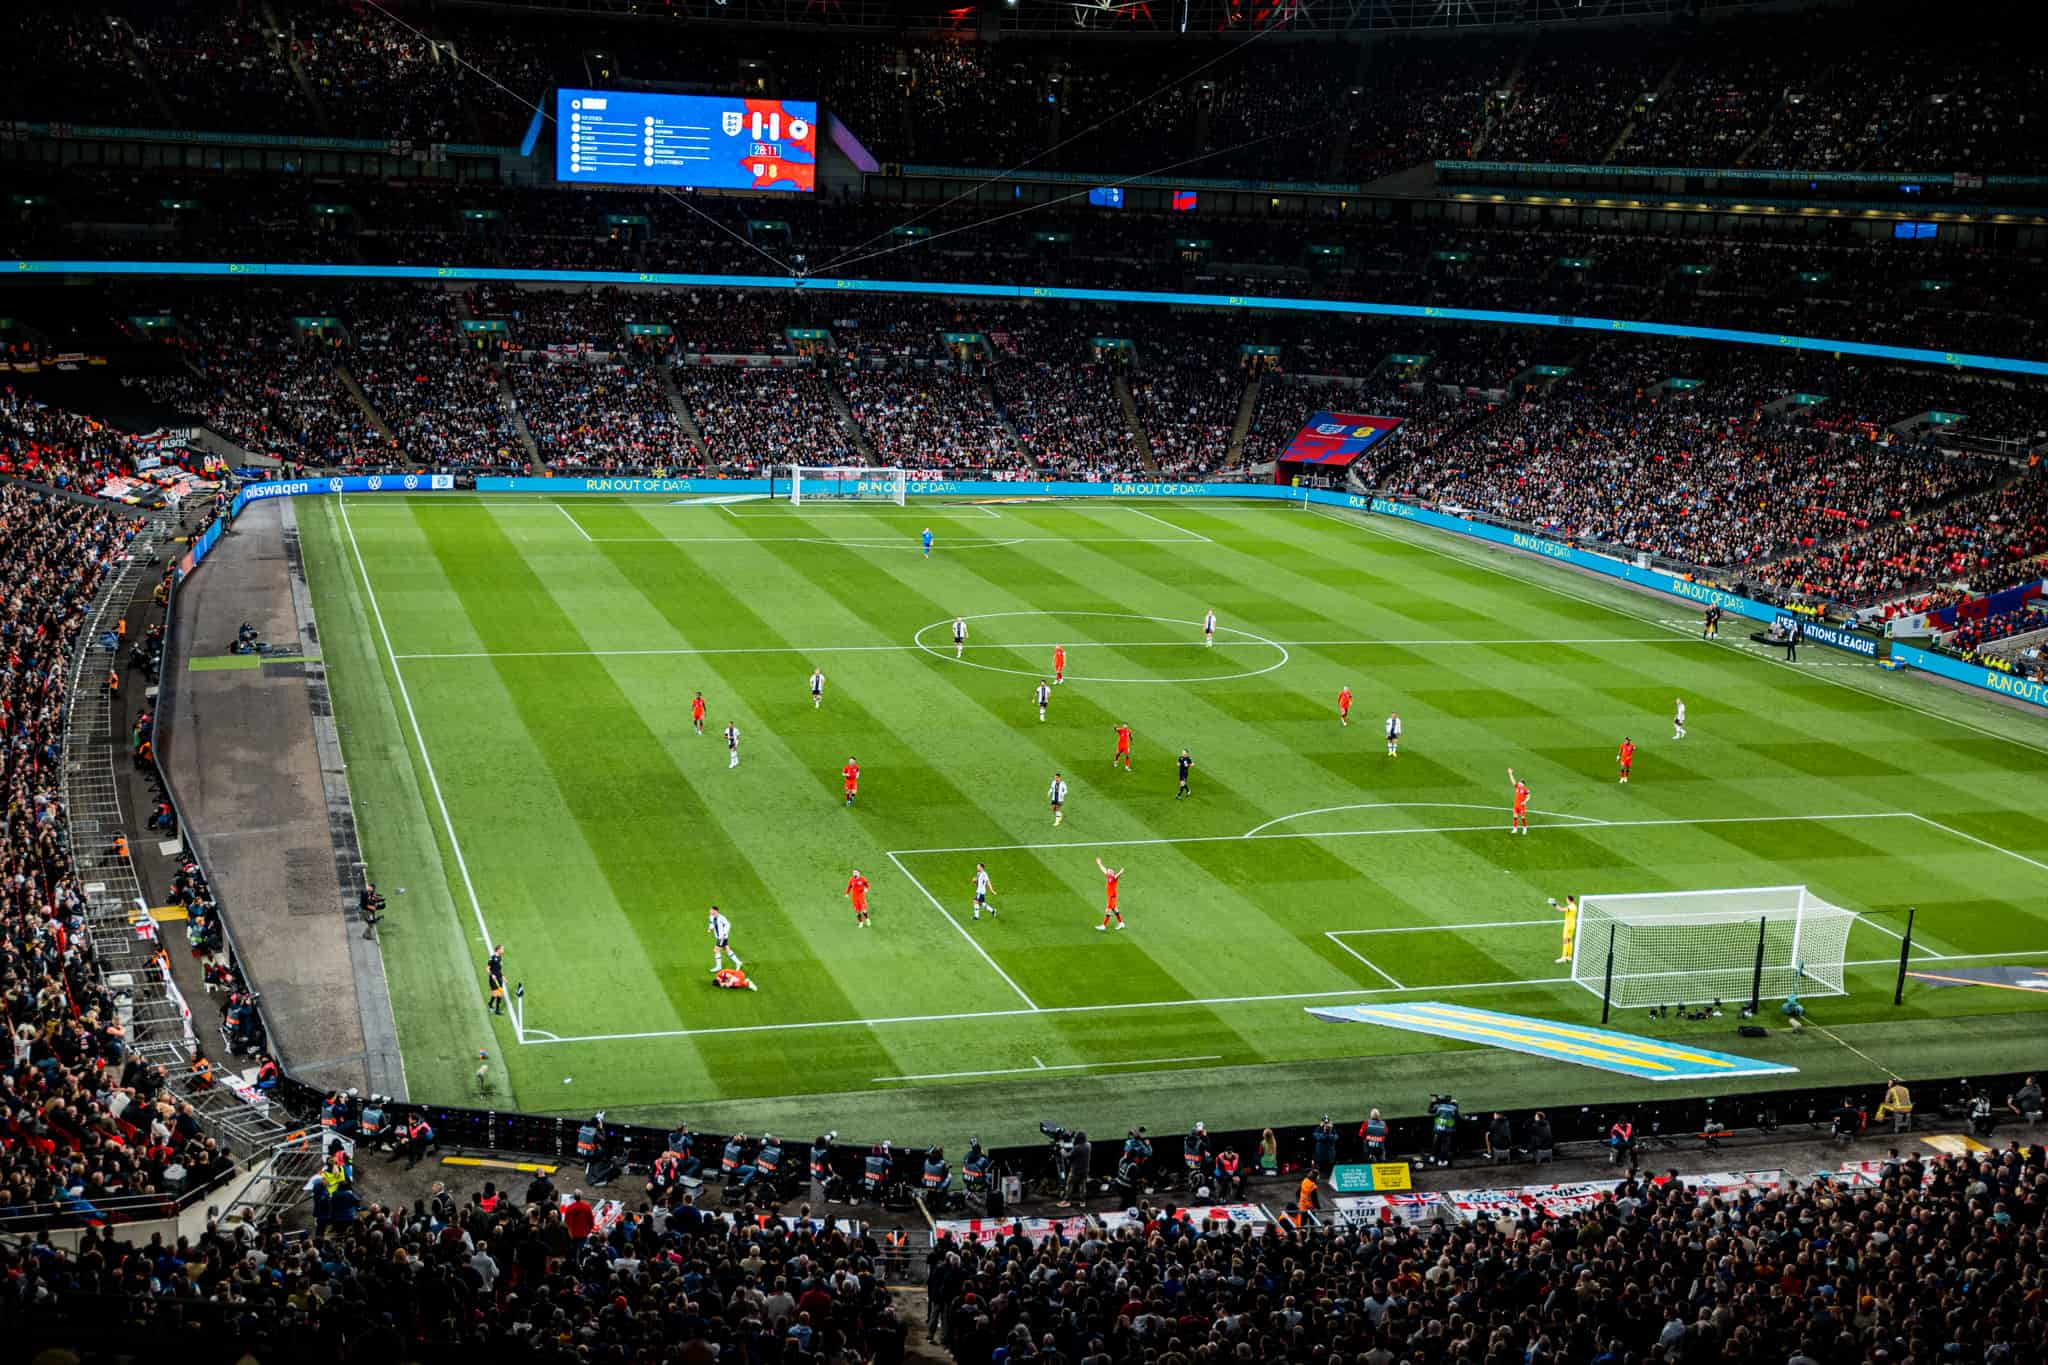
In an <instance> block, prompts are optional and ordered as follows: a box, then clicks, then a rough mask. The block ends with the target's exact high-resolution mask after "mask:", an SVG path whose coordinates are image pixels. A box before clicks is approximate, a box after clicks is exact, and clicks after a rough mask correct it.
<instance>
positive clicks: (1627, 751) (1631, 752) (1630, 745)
mask: <svg viewBox="0 0 2048 1365" xmlns="http://www.w3.org/2000/svg"><path fill="white" fill-rule="evenodd" d="M1614 761H1615V762H1617V763H1619V764H1620V765H1621V780H1622V781H1624V782H1626V781H1628V770H1629V769H1630V768H1633V767H1634V766H1635V765H1636V742H1635V741H1634V740H1632V739H1630V738H1629V737H1628V736H1627V735H1623V736H1622V737H1621V750H1620V752H1619V753H1617V754H1615V756H1614Z"/></svg>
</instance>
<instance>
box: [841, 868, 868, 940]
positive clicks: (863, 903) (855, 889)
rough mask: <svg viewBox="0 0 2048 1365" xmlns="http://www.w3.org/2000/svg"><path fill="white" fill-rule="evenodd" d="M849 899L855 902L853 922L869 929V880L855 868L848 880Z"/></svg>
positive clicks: (847, 893)
mask: <svg viewBox="0 0 2048 1365" xmlns="http://www.w3.org/2000/svg"><path fill="white" fill-rule="evenodd" d="M846 895H847V899H849V900H851V901H852V902H853V922H854V923H855V924H856V925H858V926H859V927H860V928H862V929H865V928H867V927H868V879H867V878H866V877H863V876H861V875H860V869H859V868H857V867H856V868H855V869H854V870H853V875H852V876H851V877H848V878H847V879H846Z"/></svg>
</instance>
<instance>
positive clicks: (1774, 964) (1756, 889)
mask: <svg viewBox="0 0 2048 1365" xmlns="http://www.w3.org/2000/svg"><path fill="white" fill-rule="evenodd" d="M1855 921H1856V915H1855V913H1854V912H1853V911H1850V910H1844V909H1843V908H1842V907H1841V906H1839V905H1831V904H1829V903H1828V902H1826V901H1824V900H1822V899H1820V898H1819V897H1818V896H1816V895H1814V894H1813V893H1812V892H1811V891H1808V890H1807V889H1806V888H1805V887H1803V886H1748V887H1738V888H1736V889H1733V890H1728V891H1666V892H1653V893H1646V894H1641V895H1625V896H1583V897H1581V898H1580V900H1579V922H1578V933H1577V935H1576V936H1575V938H1574V940H1573V943H1572V980H1574V981H1576V982H1578V983H1579V984H1580V985H1581V986H1584V987H1585V988H1586V989H1587V990H1589V991H1591V992H1593V994H1595V995H1600V996H1608V991H1609V987H1608V974H1607V949H1608V945H1609V943H1610V942H1612V944H1613V947H1614V974H1613V984H1612V988H1611V989H1612V994H1611V996H1608V998H1610V999H1611V1000H1612V1002H1613V1003H1614V1004H1616V1005H1620V1006H1623V1007H1627V1006H1632V1005H1679V1004H1707V1003H1710V1002H1712V1001H1714V1000H1722V1001H1728V1002H1743V1003H1746V1002H1747V1001H1748V1000H1749V998H1750V993H1751V991H1752V990H1754V991H1755V992H1756V996H1757V998H1758V999H1762V1000H1779V999H1783V998H1784V997H1786V996H1788V995H1795V994H1796V995H1842V994H1844V993H1845V992H1844V989H1843V986H1842V964H1843V961H1844V959H1845V958H1846V957H1847V955H1848V948H1849V926H1850V925H1851V924H1853V923H1855ZM1759 944H1761V945H1762V949H1763V953H1762V959H1761V963H1759V959H1758V953H1757V949H1758V945H1759Z"/></svg>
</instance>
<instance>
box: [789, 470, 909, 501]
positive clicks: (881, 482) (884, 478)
mask: <svg viewBox="0 0 2048 1365" xmlns="http://www.w3.org/2000/svg"><path fill="white" fill-rule="evenodd" d="M909 487H910V480H909V478H908V476H907V475H905V473H904V472H903V471H902V470H901V469H883V468H875V467H869V466H861V465H791V466H790V467H789V501H790V505H791V506H801V505H803V504H804V503H807V502H893V503H895V504H896V505H897V506H898V507H901V506H903V505H904V495H905V493H906V492H907V491H908V489H909Z"/></svg>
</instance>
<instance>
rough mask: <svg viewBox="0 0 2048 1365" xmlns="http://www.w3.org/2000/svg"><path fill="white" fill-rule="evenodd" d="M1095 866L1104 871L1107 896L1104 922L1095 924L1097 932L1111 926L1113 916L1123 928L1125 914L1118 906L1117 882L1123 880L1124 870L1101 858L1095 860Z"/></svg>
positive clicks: (1103, 891)
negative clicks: (1113, 866) (1110, 864)
mask: <svg viewBox="0 0 2048 1365" xmlns="http://www.w3.org/2000/svg"><path fill="white" fill-rule="evenodd" d="M1095 866H1096V867H1097V868H1099V869H1101V871H1102V894H1103V896H1104V898H1105V905H1104V907H1103V911H1102V923H1100V924H1098V925H1096V926H1095V932H1096V933H1098V934H1099V933H1101V932H1102V931H1103V930H1105V929H1107V928H1109V922H1110V920H1111V919H1112V918H1113V919H1115V920H1116V927H1117V928H1119V929H1121V928H1123V927H1124V916H1123V912H1122V911H1121V910H1119V909H1117V908H1116V888H1117V883H1118V882H1121V881H1122V880H1123V877H1124V870H1123V869H1122V868H1120V867H1116V868H1112V867H1111V866H1109V864H1107V863H1105V862H1103V861H1102V859H1100V858H1097V859H1096V860H1095Z"/></svg>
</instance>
